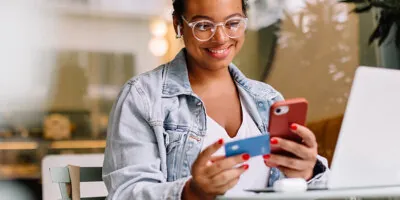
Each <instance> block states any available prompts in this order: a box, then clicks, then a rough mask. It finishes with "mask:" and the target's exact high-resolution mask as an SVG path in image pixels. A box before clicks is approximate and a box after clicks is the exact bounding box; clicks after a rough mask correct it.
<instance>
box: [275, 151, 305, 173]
mask: <svg viewBox="0 0 400 200" xmlns="http://www.w3.org/2000/svg"><path fill="white" fill-rule="evenodd" d="M268 160H269V161H270V162H273V163H275V164H277V165H278V166H282V167H287V168H290V169H295V170H306V169H308V168H310V167H311V164H310V163H311V162H308V161H305V160H300V159H296V158H291V157H287V156H281V155H276V154H271V157H270V158H269V159H268Z"/></svg>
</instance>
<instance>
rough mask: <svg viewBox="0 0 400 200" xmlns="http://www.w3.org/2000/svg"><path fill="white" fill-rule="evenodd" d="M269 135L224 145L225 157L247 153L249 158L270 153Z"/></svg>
mask: <svg viewBox="0 0 400 200" xmlns="http://www.w3.org/2000/svg"><path fill="white" fill-rule="evenodd" d="M269 143H270V142H269V135H262V136H257V137H251V138H246V139H242V140H236V141H233V142H228V143H226V144H225V156H226V157H229V156H235V155H240V154H244V153H248V154H249V155H250V157H253V156H259V155H266V154H269V153H270V146H269Z"/></svg>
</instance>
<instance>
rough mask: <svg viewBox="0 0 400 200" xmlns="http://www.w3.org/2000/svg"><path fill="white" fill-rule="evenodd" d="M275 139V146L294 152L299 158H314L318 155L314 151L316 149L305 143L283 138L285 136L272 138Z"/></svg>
mask: <svg viewBox="0 0 400 200" xmlns="http://www.w3.org/2000/svg"><path fill="white" fill-rule="evenodd" d="M271 140H274V144H273V146H274V147H280V148H281V149H283V150H285V151H287V152H290V153H293V154H294V155H296V156H297V157H299V158H303V159H305V160H308V159H314V158H316V157H317V155H316V154H317V153H314V149H309V148H308V147H307V146H305V145H303V144H299V143H297V142H293V141H291V140H287V139H283V138H272V139H271Z"/></svg>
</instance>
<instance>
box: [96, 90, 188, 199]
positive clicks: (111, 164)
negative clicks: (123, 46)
mask: <svg viewBox="0 0 400 200" xmlns="http://www.w3.org/2000/svg"><path fill="white" fill-rule="evenodd" d="M146 100H147V99H146V97H145V95H144V93H143V91H142V90H141V88H139V87H138V86H136V85H135V84H134V83H128V84H126V85H125V86H124V88H123V89H122V91H121V93H120V94H119V96H118V99H117V101H116V102H115V104H114V106H113V109H112V111H111V113H110V118H109V126H108V132H107V146H106V150H105V157H104V163H103V180H104V183H105V185H106V187H107V190H108V193H109V194H108V197H107V199H113V200H114V199H118V200H119V199H148V200H152V199H180V198H181V193H182V190H183V187H184V185H185V183H186V181H187V179H188V178H185V179H180V180H177V181H174V182H167V181H166V172H165V173H163V172H162V170H161V156H160V151H159V144H158V142H157V139H156V135H155V133H154V130H153V128H152V126H151V125H150V124H151V122H149V112H148V111H147V110H146V109H148V107H149V104H148V102H146ZM146 111H147V112H146Z"/></svg>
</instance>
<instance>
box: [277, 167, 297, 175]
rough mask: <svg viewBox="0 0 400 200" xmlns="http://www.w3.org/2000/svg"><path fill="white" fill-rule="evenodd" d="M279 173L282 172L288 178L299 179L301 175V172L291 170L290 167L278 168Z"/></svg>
mask: <svg viewBox="0 0 400 200" xmlns="http://www.w3.org/2000/svg"><path fill="white" fill-rule="evenodd" d="M278 169H279V171H281V172H282V173H283V174H285V176H286V177H287V178H298V177H299V174H300V173H301V171H299V170H295V169H291V168H288V167H282V166H280V167H278Z"/></svg>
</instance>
